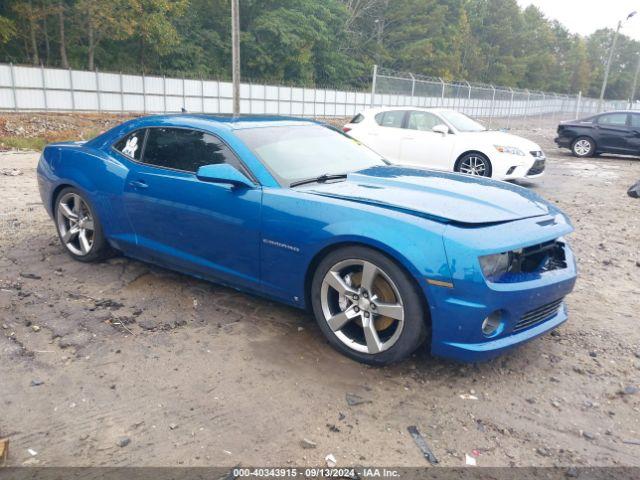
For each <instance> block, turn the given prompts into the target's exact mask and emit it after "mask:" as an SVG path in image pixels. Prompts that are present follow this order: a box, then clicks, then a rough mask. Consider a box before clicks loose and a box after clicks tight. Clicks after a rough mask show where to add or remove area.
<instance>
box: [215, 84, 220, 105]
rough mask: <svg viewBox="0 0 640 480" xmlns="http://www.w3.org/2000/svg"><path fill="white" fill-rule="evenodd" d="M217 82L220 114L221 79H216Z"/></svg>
mask: <svg viewBox="0 0 640 480" xmlns="http://www.w3.org/2000/svg"><path fill="white" fill-rule="evenodd" d="M216 82H217V84H216V90H217V91H216V93H217V94H218V102H217V103H218V112H217V113H220V79H219V78H218V79H216Z"/></svg>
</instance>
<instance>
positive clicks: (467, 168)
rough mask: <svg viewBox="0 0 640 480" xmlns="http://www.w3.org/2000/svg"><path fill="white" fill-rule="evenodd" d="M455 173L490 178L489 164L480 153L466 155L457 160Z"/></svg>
mask: <svg viewBox="0 0 640 480" xmlns="http://www.w3.org/2000/svg"><path fill="white" fill-rule="evenodd" d="M455 171H456V172H460V173H465V174H467V175H475V176H477V177H490V176H491V162H490V161H489V159H488V158H487V157H485V156H484V155H482V154H481V153H467V154H466V155H463V156H462V157H460V158H459V159H458V161H457V162H456V166H455Z"/></svg>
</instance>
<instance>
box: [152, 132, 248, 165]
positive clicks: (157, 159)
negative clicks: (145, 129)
mask: <svg viewBox="0 0 640 480" xmlns="http://www.w3.org/2000/svg"><path fill="white" fill-rule="evenodd" d="M142 161H143V163H147V164H149V165H154V166H157V167H164V168H171V169H174V170H182V171H185V172H192V173H195V172H196V171H197V170H198V168H200V167H202V166H203V165H211V164H217V163H229V164H231V165H233V166H234V167H236V168H238V167H239V162H238V160H237V158H236V157H235V155H234V154H233V153H232V152H231V150H229V148H228V147H227V146H226V145H225V144H224V143H223V142H222V141H221V140H220V139H218V138H217V137H214V136H213V135H211V134H208V133H205V132H201V131H198V130H189V129H184V128H150V129H149V133H148V134H147V142H146V144H145V148H144V157H143V159H142Z"/></svg>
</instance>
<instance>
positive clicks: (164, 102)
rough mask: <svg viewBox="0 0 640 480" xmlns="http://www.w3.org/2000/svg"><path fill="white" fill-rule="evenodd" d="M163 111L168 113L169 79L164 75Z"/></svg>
mask: <svg viewBox="0 0 640 480" xmlns="http://www.w3.org/2000/svg"><path fill="white" fill-rule="evenodd" d="M162 110H163V113H167V77H166V76H165V75H162Z"/></svg>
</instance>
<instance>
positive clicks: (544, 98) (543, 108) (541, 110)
mask: <svg viewBox="0 0 640 480" xmlns="http://www.w3.org/2000/svg"><path fill="white" fill-rule="evenodd" d="M540 93H541V94H542V105H541V106H540V112H539V114H540V116H539V122H540V123H539V126H540V128H542V125H543V123H544V122H543V118H544V113H545V111H544V110H545V108H546V100H547V96H546V95H545V94H544V92H540Z"/></svg>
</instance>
